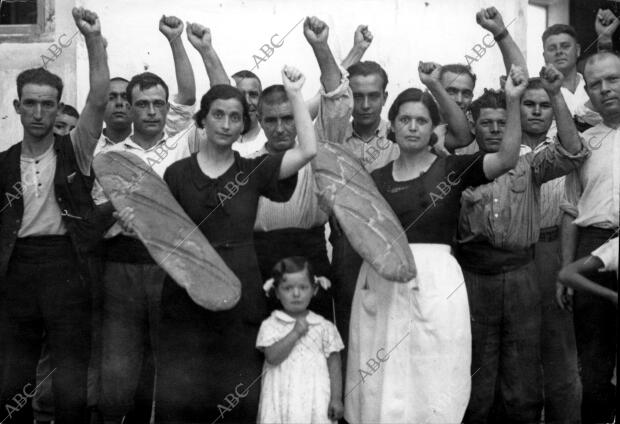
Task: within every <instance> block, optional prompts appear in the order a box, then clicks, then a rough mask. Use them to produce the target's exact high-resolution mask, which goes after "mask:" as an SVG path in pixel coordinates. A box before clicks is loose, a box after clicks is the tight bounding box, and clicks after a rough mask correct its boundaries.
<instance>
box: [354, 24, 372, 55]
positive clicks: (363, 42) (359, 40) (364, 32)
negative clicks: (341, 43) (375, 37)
mask: <svg viewBox="0 0 620 424" xmlns="http://www.w3.org/2000/svg"><path fill="white" fill-rule="evenodd" d="M370 43H372V32H370V30H369V29H368V25H360V26H358V27H357V29H356V30H355V35H354V36H353V45H354V46H356V47H361V48H362V49H364V50H366V49H367V48H368V47H370Z"/></svg>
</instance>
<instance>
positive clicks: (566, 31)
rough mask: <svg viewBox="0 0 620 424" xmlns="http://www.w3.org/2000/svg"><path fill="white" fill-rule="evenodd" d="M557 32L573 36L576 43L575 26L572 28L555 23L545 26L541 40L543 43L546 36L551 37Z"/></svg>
mask: <svg viewBox="0 0 620 424" xmlns="http://www.w3.org/2000/svg"><path fill="white" fill-rule="evenodd" d="M558 34H568V35H570V36H571V37H573V40H575V43H577V42H578V41H577V31H575V28H573V27H572V26H570V25H566V24H555V25H551V26H550V27H549V28H547V29H546V30H545V31H544V32H543V34H542V42H543V44H545V41H547V38H549V37H551V36H552V35H558Z"/></svg>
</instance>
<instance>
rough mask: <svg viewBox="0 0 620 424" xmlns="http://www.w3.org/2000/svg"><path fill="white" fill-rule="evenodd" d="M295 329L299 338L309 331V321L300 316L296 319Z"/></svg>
mask: <svg viewBox="0 0 620 424" xmlns="http://www.w3.org/2000/svg"><path fill="white" fill-rule="evenodd" d="M293 331H294V332H295V333H297V335H298V336H299V338H301V337H303V336H305V335H306V333H307V332H308V321H306V318H305V317H299V318H297V320H296V321H295V327H293Z"/></svg>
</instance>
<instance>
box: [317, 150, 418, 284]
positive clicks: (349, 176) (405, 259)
mask: <svg viewBox="0 0 620 424" xmlns="http://www.w3.org/2000/svg"><path fill="white" fill-rule="evenodd" d="M312 166H313V169H314V174H315V182H316V185H317V188H318V191H319V193H318V195H319V200H320V202H321V205H322V207H323V208H324V209H326V210H329V211H330V212H331V213H333V214H334V215H335V216H336V218H337V219H338V223H339V224H340V227H341V228H342V230H343V231H344V233H345V235H346V236H347V238H348V239H349V242H350V243H351V246H352V247H353V249H355V251H356V252H357V253H359V255H360V256H361V257H362V258H363V259H364V260H365V261H367V262H368V263H369V264H370V265H371V266H372V267H373V268H374V269H375V270H376V271H377V272H378V273H379V275H381V276H382V277H383V278H386V279H388V280H391V281H398V282H407V281H409V280H411V279H412V278H414V277H415V276H416V267H415V262H414V259H413V255H412V254H411V249H410V248H409V243H408V241H407V236H406V234H405V231H404V230H403V227H402V225H401V224H400V222H399V220H398V218H397V217H396V215H395V214H394V211H392V208H391V207H390V205H389V204H388V203H387V202H386V200H385V199H384V198H383V196H381V194H380V193H379V190H378V189H377V186H376V185H375V182H374V181H373V179H372V177H371V176H370V174H368V172H367V171H366V170H365V169H364V167H363V166H362V165H361V163H360V162H359V160H358V159H357V158H355V157H354V156H353V155H352V154H351V153H350V152H349V151H348V150H346V148H344V147H342V146H341V145H339V144H335V143H329V142H321V143H319V144H318V153H317V156H316V157H315V159H314V160H313V162H312Z"/></svg>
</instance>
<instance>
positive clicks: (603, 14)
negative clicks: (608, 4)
mask: <svg viewBox="0 0 620 424" xmlns="http://www.w3.org/2000/svg"><path fill="white" fill-rule="evenodd" d="M618 25H620V20H619V19H618V17H617V16H616V15H614V12H612V11H611V10H609V9H605V10H602V9H599V10H598V11H597V12H596V18H594V29H595V30H596V36H597V37H596V40H597V48H598V50H599V51H600V50H613V49H614V43H613V36H614V33H615V32H616V30H617V29H618Z"/></svg>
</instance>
